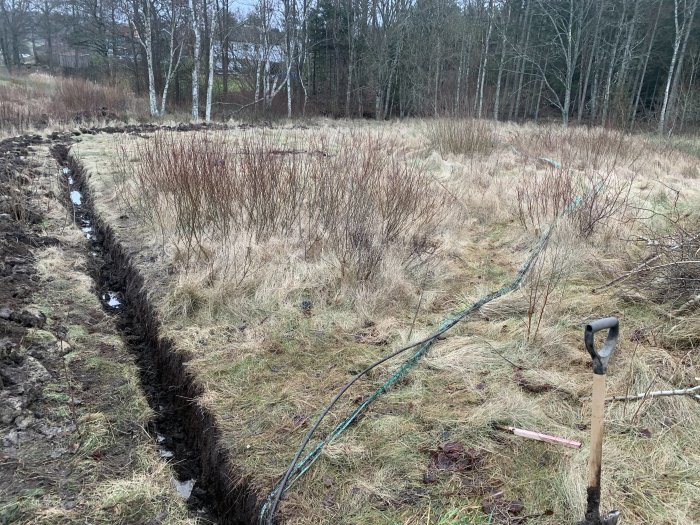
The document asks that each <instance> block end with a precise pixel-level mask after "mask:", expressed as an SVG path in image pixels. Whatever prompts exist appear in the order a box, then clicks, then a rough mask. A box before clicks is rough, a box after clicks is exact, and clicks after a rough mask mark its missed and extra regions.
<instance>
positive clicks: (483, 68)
mask: <svg viewBox="0 0 700 525" xmlns="http://www.w3.org/2000/svg"><path fill="white" fill-rule="evenodd" d="M492 29H493V16H491V15H489V28H488V30H487V31H486V40H485V41H484V60H483V62H482V64H481V67H480V69H481V71H480V73H481V80H480V82H479V106H478V108H479V109H478V110H477V112H476V118H481V111H482V109H483V107H484V83H485V81H486V66H487V65H488V59H489V41H490V40H491V30H492Z"/></svg>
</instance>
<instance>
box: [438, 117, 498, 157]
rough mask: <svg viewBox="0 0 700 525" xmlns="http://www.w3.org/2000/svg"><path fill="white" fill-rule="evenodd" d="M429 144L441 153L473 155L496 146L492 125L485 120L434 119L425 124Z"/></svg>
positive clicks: (483, 152)
mask: <svg viewBox="0 0 700 525" xmlns="http://www.w3.org/2000/svg"><path fill="white" fill-rule="evenodd" d="M425 133H426V135H427V137H428V141H429V143H430V146H431V147H432V148H433V149H435V150H437V151H439V152H440V154H441V155H450V154H451V155H466V156H473V155H479V154H486V153H489V152H491V151H493V149H494V148H495V147H496V138H495V133H494V130H493V126H492V125H491V124H490V123H489V122H487V121H485V120H474V119H436V120H432V121H430V122H428V124H426V128H425Z"/></svg>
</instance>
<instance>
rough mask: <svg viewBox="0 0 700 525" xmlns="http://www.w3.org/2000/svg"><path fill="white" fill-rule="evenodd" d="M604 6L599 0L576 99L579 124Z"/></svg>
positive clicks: (596, 47) (602, 0)
mask: <svg viewBox="0 0 700 525" xmlns="http://www.w3.org/2000/svg"><path fill="white" fill-rule="evenodd" d="M604 8H605V0H601V2H600V8H599V9H598V16H597V17H596V24H595V30H594V33H593V44H592V45H591V52H590V54H589V55H588V65H587V66H586V73H585V75H584V80H583V84H582V85H581V92H580V96H579V101H578V114H577V115H576V121H577V122H578V123H579V124H580V123H581V119H582V118H583V111H584V109H585V107H586V92H587V91H588V81H589V79H590V75H591V67H592V65H593V57H594V56H595V55H596V53H597V50H598V38H599V37H600V20H601V18H602V16H603V9H604Z"/></svg>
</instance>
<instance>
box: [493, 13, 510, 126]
mask: <svg viewBox="0 0 700 525" xmlns="http://www.w3.org/2000/svg"><path fill="white" fill-rule="evenodd" d="M508 24H510V6H509V7H508V18H507V19H506V23H505V25H504V26H503V38H502V39H501V61H500V63H499V64H498V77H497V78H496V100H495V101H494V103H493V120H498V110H499V105H500V102H501V78H502V77H503V65H504V64H505V58H506V29H507V28H508Z"/></svg>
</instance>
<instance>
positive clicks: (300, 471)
mask: <svg viewBox="0 0 700 525" xmlns="http://www.w3.org/2000/svg"><path fill="white" fill-rule="evenodd" d="M579 202H580V200H578V199H577V201H576V202H575V203H574V204H573V205H572V206H570V207H569V209H567V210H566V211H565V213H567V212H568V211H570V210H571V209H572V207H573V206H576V205H578V203H579ZM555 224H556V221H555V222H554V223H553V224H552V225H551V226H550V227H549V229H548V230H547V231H546V232H545V233H544V234H543V235H542V237H541V238H540V239H539V241H538V242H537V244H535V247H534V248H533V250H532V253H531V254H530V256H529V257H528V258H527V260H526V261H525V263H524V264H523V265H522V266H521V267H520V270H518V273H517V275H516V276H515V279H513V281H512V282H511V283H509V284H507V285H505V286H503V287H501V288H499V289H498V290H496V291H494V292H491V293H490V294H488V295H486V296H484V297H482V298H481V299H479V300H478V301H476V302H474V303H472V304H471V305H470V306H468V307H466V308H464V309H463V310H462V311H460V312H459V313H457V314H456V315H454V316H452V317H448V318H447V319H445V320H444V321H443V322H442V323H441V324H440V326H439V327H438V329H437V330H436V331H435V332H433V333H432V334H430V335H429V336H427V337H425V338H423V339H421V340H419V341H415V342H413V343H411V344H409V345H406V346H403V347H401V348H399V349H398V350H395V351H394V352H392V353H391V354H389V355H387V356H385V357H382V358H381V359H379V360H378V361H375V362H374V363H372V364H371V365H369V366H368V367H367V368H365V369H364V370H362V371H361V372H359V373H358V374H357V375H355V376H354V377H353V378H352V379H351V380H350V381H348V382H347V383H346V384H345V385H344V386H343V387H342V388H341V389H340V390H339V391H338V393H337V394H336V395H335V396H334V397H333V399H332V400H331V402H330V403H328V405H326V407H325V408H324V409H323V411H322V412H321V413H320V415H319V416H318V418H317V419H316V422H315V423H314V424H313V426H312V427H311V429H310V430H309V431H308V432H307V433H306V436H305V437H304V439H303V440H302V442H301V445H300V446H299V448H298V450H297V453H296V454H295V456H294V459H293V460H292V462H291V463H290V464H289V467H288V468H287V471H286V472H285V474H284V476H283V477H282V479H281V480H280V482H279V483H278V484H277V485H276V486H275V488H274V489H273V490H272V492H270V494H269V495H268V497H267V499H266V500H265V503H264V504H263V506H262V508H261V509H260V515H259V519H258V523H260V524H261V525H272V523H273V522H274V517H275V513H276V511H277V507H278V506H279V502H280V499H281V498H282V496H283V495H284V493H285V492H286V491H287V490H289V488H290V487H291V486H292V485H293V484H294V483H295V482H296V481H297V480H298V479H299V478H300V477H301V476H303V475H304V474H305V473H306V472H307V471H308V470H309V469H310V468H311V465H313V463H314V462H315V461H316V460H317V459H318V457H319V456H320V455H321V451H322V450H323V448H324V447H325V446H326V445H328V444H329V443H331V442H332V441H333V440H334V439H335V438H337V437H338V436H339V435H340V434H342V433H343V431H344V430H345V429H346V428H347V427H348V426H350V424H352V423H353V421H355V419H357V417H358V416H359V415H360V414H361V413H362V412H363V411H364V409H365V408H367V406H369V405H370V403H372V402H373V401H374V400H375V399H376V398H378V397H379V396H380V395H382V394H383V393H385V392H386V391H387V390H388V389H389V388H390V387H391V386H392V385H393V384H394V383H396V381H398V380H399V379H400V378H401V377H403V375H404V374H406V372H408V371H409V370H410V369H411V368H412V367H413V366H414V365H415V364H416V363H417V362H418V360H419V359H420V358H421V357H422V356H423V355H424V354H425V353H426V352H427V351H428V349H430V347H431V346H432V345H433V343H434V342H435V341H436V340H437V339H438V338H439V337H440V336H441V335H443V334H444V333H445V332H447V331H448V330H450V329H451V328H452V327H453V326H455V325H456V324H457V323H459V322H460V321H461V320H463V319H464V318H466V317H467V316H469V315H470V314H472V313H473V312H475V311H477V310H478V309H479V308H481V307H482V306H484V305H485V304H487V303H490V302H491V301H493V300H495V299H498V298H499V297H502V296H503V295H506V294H508V293H510V292H512V291H513V290H515V289H517V288H518V287H519V286H520V285H521V284H522V282H523V280H524V279H525V276H526V275H527V273H528V271H529V270H530V268H531V267H532V265H533V263H534V262H535V260H536V259H537V257H538V256H539V255H540V253H542V250H543V249H544V247H545V246H546V244H547V242H548V241H549V238H550V236H551V234H552V231H553V229H554V225H555ZM416 347H419V348H418V350H416V351H415V352H414V353H413V355H411V356H410V357H409V358H408V359H406V361H404V363H403V364H402V365H401V366H400V367H399V368H398V369H397V370H396V372H394V374H392V376H391V377H390V378H389V379H388V380H387V381H386V382H385V383H384V384H383V385H382V386H380V387H379V388H378V389H377V390H375V391H374V393H373V394H372V395H371V396H369V397H368V398H367V399H366V400H365V401H363V402H362V403H361V404H360V405H359V406H358V407H357V408H356V409H355V410H354V411H353V412H352V413H351V414H350V415H348V416H347V417H346V418H345V419H344V420H343V421H341V422H340V423H338V425H336V427H335V428H334V429H333V430H332V431H331V432H330V433H329V434H328V435H327V436H326V437H325V438H324V439H322V440H321V441H319V442H318V443H317V444H316V446H314V448H313V449H312V450H311V452H309V453H308V454H307V455H306V457H304V459H302V460H301V461H300V458H301V455H302V454H303V452H304V450H305V449H306V447H307V445H308V444H309V442H310V441H311V438H312V437H313V435H314V433H315V432H316V430H317V429H318V427H319V425H320V424H321V422H322V421H323V419H324V418H325V417H326V416H327V415H328V413H329V412H330V410H331V409H332V408H333V406H335V404H336V403H337V402H338V400H339V399H340V398H341V397H342V396H343V394H345V392H347V391H348V389H349V388H350V387H351V386H352V385H353V384H355V383H356V382H357V380H358V379H360V378H361V377H362V376H364V375H365V374H367V373H368V372H369V371H371V370H373V369H374V368H376V367H378V366H379V365H381V364H383V363H385V362H387V361H389V360H390V359H393V358H394V357H397V356H399V355H401V354H403V353H405V352H407V351H408V350H411V349H414V348H416Z"/></svg>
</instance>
